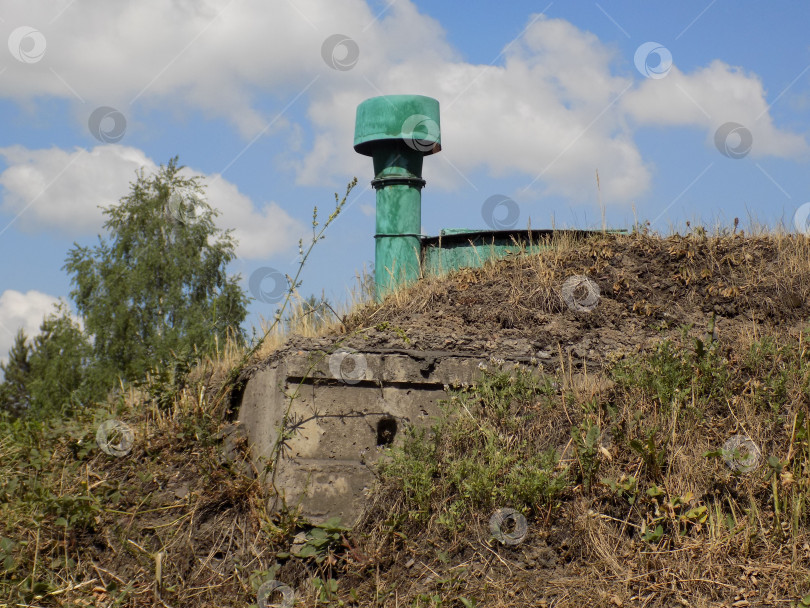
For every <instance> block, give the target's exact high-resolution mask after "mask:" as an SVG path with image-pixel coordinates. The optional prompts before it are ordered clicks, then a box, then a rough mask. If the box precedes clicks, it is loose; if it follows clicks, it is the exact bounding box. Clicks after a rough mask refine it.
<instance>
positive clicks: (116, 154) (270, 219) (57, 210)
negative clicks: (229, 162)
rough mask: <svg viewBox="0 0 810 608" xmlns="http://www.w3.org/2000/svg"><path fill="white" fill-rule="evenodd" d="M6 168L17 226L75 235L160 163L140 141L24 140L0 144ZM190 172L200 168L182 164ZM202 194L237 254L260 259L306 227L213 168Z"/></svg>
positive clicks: (2, 180) (92, 226)
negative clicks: (32, 145)
mask: <svg viewBox="0 0 810 608" xmlns="http://www.w3.org/2000/svg"><path fill="white" fill-rule="evenodd" d="M0 156H2V157H3V158H4V159H5V161H6V163H7V164H8V167H7V168H6V169H5V171H3V172H2V173H0V186H2V187H3V198H2V202H1V203H0V210H2V211H3V212H4V213H6V214H8V215H9V216H10V217H12V218H14V217H16V218H17V219H16V220H15V222H16V223H17V224H18V225H19V226H20V228H21V229H23V230H27V231H35V230H41V229H49V230H54V231H60V232H62V233H66V234H69V235H70V236H72V237H78V236H82V235H90V234H97V233H99V232H100V231H101V230H102V226H103V224H104V219H105V218H104V215H103V213H102V210H101V207H108V206H110V205H112V204H114V203H115V202H117V201H118V200H119V199H120V198H121V197H122V196H125V195H126V194H127V193H128V192H129V190H130V183H131V182H133V181H134V180H135V179H136V173H137V171H139V170H140V169H143V170H144V172H145V173H146V174H147V175H148V174H149V173H153V172H155V171H156V170H157V169H158V166H157V164H156V163H155V162H154V161H153V160H151V159H150V158H148V157H147V156H146V154H144V152H143V151H141V150H138V149H137V148H132V147H128V146H121V145H117V144H110V145H103V146H97V147H95V148H92V149H90V150H86V149H83V148H75V149H74V150H62V149H60V148H49V149H45V150H29V149H27V148H24V147H22V146H12V147H9V148H0ZM184 174H185V175H187V176H189V177H190V176H192V175H199V174H201V172H198V171H194V170H193V169H192V168H186V169H184ZM203 177H204V183H205V184H207V185H208V188H207V191H206V197H207V199H208V202H209V204H211V206H213V207H215V208H217V209H219V210H220V212H221V215H220V216H219V217H218V218H217V219H216V223H217V225H218V226H219V227H220V228H221V229H227V228H233V229H234V237H235V238H236V239H237V240H238V245H237V250H236V253H237V255H238V256H239V257H242V258H263V257H267V256H269V255H272V254H274V253H278V252H280V251H285V250H286V249H288V248H289V247H291V246H292V245H294V244H295V243H296V242H297V240H298V236H299V235H301V234H303V227H302V225H301V224H300V222H297V221H296V220H294V219H293V218H291V217H290V216H289V215H288V214H287V212H286V211H284V210H283V209H282V208H281V207H279V205H277V204H276V203H274V202H268V203H265V204H262V205H261V206H258V207H257V206H256V205H254V203H253V202H252V201H251V199H250V197H248V196H246V195H245V194H243V193H241V192H240V191H239V189H238V188H237V187H236V186H235V185H234V184H232V183H230V182H228V181H227V180H225V179H223V178H222V177H221V176H220V175H218V174H212V175H203Z"/></svg>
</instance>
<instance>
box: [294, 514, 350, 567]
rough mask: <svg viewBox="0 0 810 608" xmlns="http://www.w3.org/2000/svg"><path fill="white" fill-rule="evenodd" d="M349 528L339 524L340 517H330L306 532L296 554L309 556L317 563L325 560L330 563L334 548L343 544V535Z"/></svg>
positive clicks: (331, 562)
mask: <svg viewBox="0 0 810 608" xmlns="http://www.w3.org/2000/svg"><path fill="white" fill-rule="evenodd" d="M350 530H351V528H347V527H345V526H341V525H340V517H331V518H329V519H328V520H326V521H325V522H323V523H321V524H318V525H316V526H315V527H314V528H312V529H311V530H309V531H308V532H307V534H306V541H305V542H304V546H303V547H302V548H301V550H300V551H299V552H298V556H299V557H303V558H310V557H311V558H313V559H314V560H315V562H316V563H318V564H320V563H322V562H324V561H325V560H326V561H327V563H328V565H332V564H333V563H334V562H335V558H334V554H335V552H336V550H337V549H338V548H339V547H342V546H343V545H344V543H345V538H344V535H345V534H346V533H347V532H349V531H350Z"/></svg>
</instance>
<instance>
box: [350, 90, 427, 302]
mask: <svg viewBox="0 0 810 608" xmlns="http://www.w3.org/2000/svg"><path fill="white" fill-rule="evenodd" d="M354 149H355V150H356V151H357V152H359V153H360V154H365V155H367V156H371V157H372V159H373V160H374V180H372V182H371V185H372V186H373V187H374V189H375V190H376V192H377V226H376V234H375V235H374V238H375V247H374V265H375V283H376V297H377V300H378V301H379V300H382V299H383V298H384V297H385V296H386V295H388V294H389V293H390V292H391V291H393V290H394V289H396V288H397V287H399V286H401V285H406V284H408V283H411V282H413V281H415V280H417V279H418V278H419V276H420V275H421V257H422V251H421V249H422V243H421V235H420V233H421V230H422V188H423V187H424V185H425V180H423V179H422V160H423V158H424V156H426V155H428V154H433V153H435V152H438V151H439V150H441V138H440V132H439V102H438V101H436V100H435V99H431V98H430V97H423V96H421V95H388V96H383V97H373V98H371V99H367V100H366V101H364V102H363V103H361V104H360V105H359V106H358V107H357V121H356V124H355V137H354Z"/></svg>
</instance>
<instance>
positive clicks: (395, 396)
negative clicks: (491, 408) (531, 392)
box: [239, 349, 484, 525]
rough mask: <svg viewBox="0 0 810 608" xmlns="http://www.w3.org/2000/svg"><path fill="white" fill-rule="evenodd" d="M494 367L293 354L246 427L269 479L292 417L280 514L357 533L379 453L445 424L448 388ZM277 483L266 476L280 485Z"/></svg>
mask: <svg viewBox="0 0 810 608" xmlns="http://www.w3.org/2000/svg"><path fill="white" fill-rule="evenodd" d="M483 360H484V358H471V357H469V356H460V355H458V354H457V353H452V352H442V351H429V352H426V351H402V350H397V351H365V352H356V351H350V352H346V351H345V350H343V351H341V350H338V351H336V352H334V353H332V354H329V353H327V352H324V351H323V350H316V349H311V350H289V351H286V352H283V353H280V354H278V355H277V356H275V357H274V359H273V360H272V361H271V362H270V363H269V364H268V365H267V366H266V367H264V368H263V369H260V370H259V371H257V372H256V373H255V374H254V375H253V376H252V377H251V379H250V380H249V381H248V383H247V385H246V386H245V391H244V395H243V398H242V404H241V407H240V410H239V421H240V423H241V426H242V428H243V430H244V432H245V433H246V434H247V436H248V441H249V442H250V445H251V452H252V455H253V458H254V463H255V464H256V466H257V468H258V469H259V471H265V465H267V464H268V463H269V462H271V460H272V456H273V450H274V446H275V445H276V442H277V440H278V434H279V429H280V427H281V425H282V421H283V419H284V414H285V412H286V411H287V410H288V408H289V415H288V424H287V428H288V430H289V431H290V432H291V436H290V438H289V440H288V441H287V443H286V446H287V447H286V449H285V450H283V455H282V458H281V459H280V461H279V463H278V466H277V469H276V473H275V487H276V489H277V490H278V492H279V499H278V501H277V502H276V504H275V505H274V507H275V508H280V507H281V506H283V502H282V500H283V501H286V505H287V506H288V507H296V506H300V508H301V512H302V515H304V516H305V517H306V518H308V519H309V520H310V521H312V522H313V523H318V522H320V521H323V520H325V519H328V518H329V517H332V516H339V517H340V518H341V520H342V521H343V522H344V523H345V524H349V525H351V524H353V523H354V522H355V521H356V519H357V517H358V516H359V515H360V513H361V511H362V508H363V504H364V499H365V495H364V492H365V490H366V489H367V488H369V486H370V485H371V483H372V482H373V480H374V475H373V473H372V471H371V469H370V467H369V465H371V464H373V463H374V462H375V461H376V460H377V459H378V458H379V457H380V455H381V453H382V450H381V448H380V447H379V446H381V445H385V444H389V443H391V442H392V441H393V442H399V441H401V440H402V436H403V434H402V433H403V430H404V429H405V428H407V427H408V426H411V425H415V426H428V425H430V424H431V422H432V418H433V417H435V416H436V415H438V414H439V411H440V408H439V404H438V400H439V399H444V398H446V397H447V394H446V392H445V390H444V386H445V385H453V384H455V385H460V384H464V383H472V382H473V381H474V380H475V378H476V377H477V376H478V374H479V373H480V372H479V370H478V364H479V362H481V361H483ZM271 481H272V473H268V474H266V476H265V482H266V483H271Z"/></svg>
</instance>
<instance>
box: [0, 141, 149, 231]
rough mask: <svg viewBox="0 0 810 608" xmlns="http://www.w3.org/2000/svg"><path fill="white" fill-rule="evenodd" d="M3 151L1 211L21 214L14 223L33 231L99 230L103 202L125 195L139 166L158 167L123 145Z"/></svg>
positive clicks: (147, 168) (106, 203) (21, 148)
mask: <svg viewBox="0 0 810 608" xmlns="http://www.w3.org/2000/svg"><path fill="white" fill-rule="evenodd" d="M0 156H2V157H3V158H4V159H5V161H6V163H7V165H8V166H7V168H6V169H5V171H3V172H2V173H0V186H2V187H3V189H4V192H3V199H2V203H0V210H2V211H3V212H4V213H7V214H9V215H10V216H12V217H17V219H16V220H15V223H16V224H17V225H18V226H19V227H20V229H22V230H24V231H28V232H32V231H38V230H42V229H49V230H58V231H63V232H67V233H68V234H71V235H73V234H75V235H84V234H91V233H94V232H98V231H100V230H101V227H102V225H103V223H104V220H103V215H102V213H101V209H100V208H99V207H102V206H104V207H106V206H109V205H110V204H112V203H114V202H115V201H117V200H119V199H120V198H121V197H122V196H124V195H125V194H126V193H127V191H128V190H129V183H130V182H131V181H133V180H134V179H135V174H136V171H138V169H140V168H144V169H145V170H146V171H147V172H152V171H154V170H155V169H156V168H157V165H155V163H154V162H152V161H151V160H150V159H149V158H147V157H146V155H145V154H144V153H143V152H141V151H140V150H137V149H135V148H130V147H126V146H119V145H107V146H97V147H95V148H93V149H91V150H86V149H84V148H74V149H73V150H63V149H61V148H56V147H54V148H48V149H44V150H29V149H28V148H25V147H23V146H11V147H9V148H0Z"/></svg>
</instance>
